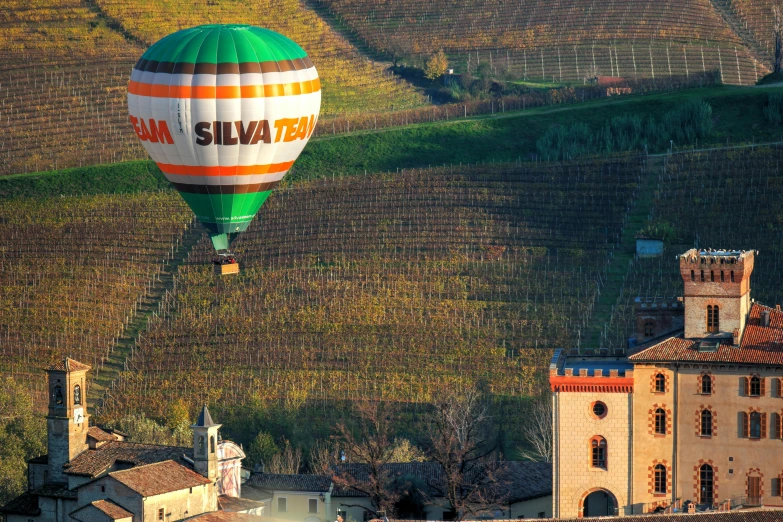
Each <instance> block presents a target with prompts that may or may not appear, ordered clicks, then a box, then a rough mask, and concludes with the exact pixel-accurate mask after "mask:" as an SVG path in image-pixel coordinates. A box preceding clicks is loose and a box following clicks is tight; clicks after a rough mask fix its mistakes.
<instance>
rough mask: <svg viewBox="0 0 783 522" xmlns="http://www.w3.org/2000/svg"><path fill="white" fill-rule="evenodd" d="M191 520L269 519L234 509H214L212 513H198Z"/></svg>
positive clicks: (255, 521)
mask: <svg viewBox="0 0 783 522" xmlns="http://www.w3.org/2000/svg"><path fill="white" fill-rule="evenodd" d="M188 520H189V521H191V520H198V522H263V521H265V520H268V519H267V518H266V517H260V516H258V515H251V514H250V513H234V512H233V511H213V512H212V513H204V514H203V515H198V516H195V517H193V518H189V519H188Z"/></svg>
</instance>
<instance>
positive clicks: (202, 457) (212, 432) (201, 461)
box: [190, 404, 221, 482]
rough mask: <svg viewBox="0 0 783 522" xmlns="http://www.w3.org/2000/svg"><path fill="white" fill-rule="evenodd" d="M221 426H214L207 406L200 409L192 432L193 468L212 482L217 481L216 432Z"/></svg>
mask: <svg viewBox="0 0 783 522" xmlns="http://www.w3.org/2000/svg"><path fill="white" fill-rule="evenodd" d="M220 426H221V424H215V423H214V422H213V421H212V416H211V415H210V414H209V410H208V409H207V405H206V404H205V405H204V407H203V408H202V409H201V413H200V414H199V416H198V420H197V421H196V423H195V424H193V425H192V426H191V427H190V429H192V430H193V467H194V468H195V470H196V472H198V473H201V474H202V475H204V476H205V477H207V478H208V479H210V480H212V481H213V482H214V481H215V480H217V478H218V477H217V468H218V454H217V444H218V430H219V429H220Z"/></svg>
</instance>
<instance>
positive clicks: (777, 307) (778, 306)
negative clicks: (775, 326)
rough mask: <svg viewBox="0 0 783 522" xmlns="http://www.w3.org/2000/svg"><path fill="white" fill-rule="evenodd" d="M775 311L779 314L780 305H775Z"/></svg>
mask: <svg viewBox="0 0 783 522" xmlns="http://www.w3.org/2000/svg"><path fill="white" fill-rule="evenodd" d="M775 310H777V311H778V312H780V305H779V304H776V305H775Z"/></svg>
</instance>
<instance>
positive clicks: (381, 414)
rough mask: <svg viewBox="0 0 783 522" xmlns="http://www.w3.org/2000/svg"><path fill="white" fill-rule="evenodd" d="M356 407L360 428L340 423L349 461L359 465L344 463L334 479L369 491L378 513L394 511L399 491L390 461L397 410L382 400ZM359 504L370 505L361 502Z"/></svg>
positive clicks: (356, 488) (341, 439)
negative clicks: (392, 428)
mask: <svg viewBox="0 0 783 522" xmlns="http://www.w3.org/2000/svg"><path fill="white" fill-rule="evenodd" d="M354 408H355V410H356V414H357V416H358V419H359V425H358V427H357V429H356V430H351V429H350V428H349V427H348V426H346V425H345V424H340V425H338V426H337V433H338V438H339V441H340V444H341V445H343V446H344V447H345V453H346V457H347V459H348V461H349V462H350V463H351V464H356V465H348V466H340V468H338V469H339V471H338V472H337V473H335V474H334V476H333V478H332V480H333V481H334V483H335V484H336V485H337V486H339V487H344V488H350V489H354V490H356V491H359V492H361V493H364V494H365V495H367V496H368V497H369V498H370V502H371V504H372V506H373V509H374V513H373V515H374V516H376V517H377V516H379V514H378V513H379V512H380V511H383V512H385V513H386V515H387V516H388V515H392V514H393V513H394V505H395V503H396V502H397V500H398V499H399V493H398V492H397V491H396V488H395V487H394V480H393V478H392V477H391V475H390V473H389V470H388V467H387V466H386V464H388V463H389V462H391V459H392V457H393V455H394V445H393V443H392V439H391V421H392V415H393V413H394V411H395V410H394V409H393V408H391V407H390V406H389V405H387V404H385V403H381V402H361V403H358V404H356V405H355V406H354ZM356 507H362V508H364V509H367V508H366V507H364V506H360V505H357V506H356Z"/></svg>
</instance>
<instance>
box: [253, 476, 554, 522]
mask: <svg viewBox="0 0 783 522" xmlns="http://www.w3.org/2000/svg"><path fill="white" fill-rule="evenodd" d="M502 469H503V470H504V471H503V472H502V474H501V477H500V480H499V481H498V486H497V488H496V490H495V491H492V496H494V497H495V498H496V499H497V503H495V504H492V505H488V506H484V507H483V508H482V509H481V510H480V513H479V514H478V515H477V516H476V517H475V518H480V519H482V520H493V519H510V518H513V519H519V518H550V517H551V516H552V466H551V464H547V463H543V462H506V463H503V466H502ZM386 470H387V471H388V473H389V475H390V477H391V478H392V479H393V480H394V481H395V482H396V483H397V484H398V485H400V486H403V487H405V486H407V489H408V491H409V492H412V493H413V494H414V495H416V496H418V501H416V500H415V499H411V500H410V501H409V502H408V505H407V506H404V507H403V509H401V511H404V510H405V509H406V508H407V509H408V510H410V511H411V512H410V513H400V514H401V515H406V518H416V519H423V520H448V515H449V511H450V510H449V506H448V502H447V501H446V500H445V499H444V498H443V496H442V494H441V493H440V492H439V491H440V489H441V488H439V487H437V486H442V484H443V476H442V468H441V467H440V465H439V464H437V463H434V462H409V463H391V464H387V465H386ZM346 472H348V473H350V474H351V476H353V477H354V478H355V479H358V480H362V481H364V480H365V478H367V477H368V471H367V466H366V465H364V464H342V465H339V466H336V467H335V473H336V474H338V475H339V474H342V473H346ZM332 478H333V477H332V476H330V475H281V474H273V473H254V474H253V475H252V476H251V477H250V479H249V480H248V481H247V483H246V484H245V485H244V487H243V495H245V496H246V497H248V498H252V499H255V500H258V501H263V502H265V503H266V504H267V505H268V506H269V511H268V515H269V516H270V517H272V518H274V519H276V520H297V521H304V522H330V521H334V520H336V519H337V517H338V516H340V517H342V518H343V520H345V521H351V520H353V521H357V522H363V521H366V520H370V519H372V518H374V515H375V511H374V509H373V506H372V503H371V502H370V499H369V497H368V496H367V495H366V494H364V493H362V492H360V491H358V490H356V489H354V488H350V487H341V486H339V485H337V484H335V482H334V481H333V480H332Z"/></svg>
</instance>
